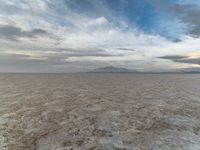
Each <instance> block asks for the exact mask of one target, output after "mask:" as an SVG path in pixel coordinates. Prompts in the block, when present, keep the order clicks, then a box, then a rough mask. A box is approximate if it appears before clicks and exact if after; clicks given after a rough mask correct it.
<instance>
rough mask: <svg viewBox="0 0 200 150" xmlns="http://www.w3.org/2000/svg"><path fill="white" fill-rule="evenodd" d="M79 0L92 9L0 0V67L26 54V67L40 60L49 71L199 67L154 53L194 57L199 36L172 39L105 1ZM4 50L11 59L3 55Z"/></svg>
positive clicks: (65, 0) (48, 2) (47, 1)
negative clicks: (117, 11) (150, 31)
mask: <svg viewBox="0 0 200 150" xmlns="http://www.w3.org/2000/svg"><path fill="white" fill-rule="evenodd" d="M84 2H85V3H88V4H90V5H92V6H93V7H94V8H96V10H93V9H92V8H91V9H92V10H93V12H89V10H88V12H87V11H86V12H85V10H84V7H86V6H84V4H82V5H81V3H79V0H76V1H74V2H73V6H74V7H75V6H76V7H77V8H81V9H83V10H77V9H75V8H74V7H72V4H71V3H72V1H68V0H61V1H53V0H37V1H33V0H20V1H18V0H10V1H6V0H2V1H1V2H0V34H1V35H0V44H1V49H0V53H1V54H3V56H4V59H2V60H0V66H1V65H3V64H5V62H7V63H6V64H8V66H7V67H8V68H9V65H10V66H13V65H16V68H17V69H18V70H19V71H20V69H21V68H20V65H17V64H13V62H18V61H19V62H21V61H23V63H26V60H27V59H29V60H30V59H33V60H35V61H33V62H32V64H31V66H34V65H35V67H34V68H37V66H38V65H40V63H41V65H44V64H45V66H44V67H46V68H47V70H49V72H51V71H52V72H54V71H55V70H53V68H54V67H55V66H59V65H61V66H65V67H66V68H65V69H66V72H71V71H72V70H70V68H71V66H74V68H80V67H81V66H82V67H84V68H87V69H88V70H90V69H93V68H96V67H98V66H99V65H101V66H104V65H107V64H111V65H112V64H113V65H116V66H124V67H127V68H133V69H134V68H137V69H139V70H145V69H146V70H151V69H152V70H153V69H154V68H155V69H157V70H159V69H163V68H166V69H171V68H181V67H182V68H184V67H199V65H197V64H186V63H180V62H174V61H170V60H166V59H162V60H161V58H158V57H162V56H165V55H187V54H191V55H190V58H196V57H198V58H199V52H198V50H199V43H200V38H196V37H195V38H194V37H192V36H189V35H187V34H185V35H183V36H182V37H181V39H180V41H178V42H174V41H173V40H174V39H168V38H167V37H165V36H164V35H162V34H160V33H159V34H158V33H149V32H145V31H143V30H142V29H141V28H140V26H138V25H137V24H134V23H133V21H134V20H131V22H132V23H130V21H128V20H127V18H126V17H124V16H123V15H122V14H123V13H122V14H118V13H116V12H115V11H114V9H113V10H112V9H111V8H109V7H108V5H107V4H106V2H107V1H106V2H105V0H102V1H101V2H102V3H100V1H96V0H94V1H93V2H89V1H86V0H84ZM152 3H153V2H152ZM97 6H98V7H97ZM133 9H134V8H133ZM119 12H121V11H119ZM138 17H139V16H138ZM149 17H151V16H149ZM162 22H163V21H162ZM163 24H164V22H163ZM166 25H167V24H166ZM174 30H175V28H174ZM179 32H181V31H179ZM178 35H180V33H178ZM10 55H12V56H13V57H12V59H13V61H10V60H9V59H6V58H7V57H8V58H10ZM17 56H23V57H17ZM0 57H1V55H0ZM0 59H1V58H0ZM15 60H16V61H15ZM37 60H38V62H37V63H35V62H36V61H37ZM9 61H10V62H9ZM99 62H101V63H100V64H99ZM29 63H30V61H28V64H29ZM80 63H82V64H81V65H80ZM89 63H90V64H92V65H91V66H92V67H90V65H88V64H89ZM84 64H85V66H84ZM68 66H70V68H68ZM4 68H5V67H4ZM40 69H41V68H40V67H38V70H37V69H36V70H35V71H42V69H41V70H40ZM62 69H63V68H62ZM155 69H154V70H155ZM8 70H9V69H8ZM0 71H1V72H3V71H4V70H0ZM33 71H34V70H33ZM73 71H74V70H73ZM77 71H79V70H77Z"/></svg>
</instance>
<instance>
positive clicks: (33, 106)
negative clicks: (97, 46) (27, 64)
mask: <svg viewBox="0 0 200 150" xmlns="http://www.w3.org/2000/svg"><path fill="white" fill-rule="evenodd" d="M35 149H36V150H200V75H184V74H182V75H181V74H178V75H175V74H160V75H159V74H1V75H0V150H35Z"/></svg>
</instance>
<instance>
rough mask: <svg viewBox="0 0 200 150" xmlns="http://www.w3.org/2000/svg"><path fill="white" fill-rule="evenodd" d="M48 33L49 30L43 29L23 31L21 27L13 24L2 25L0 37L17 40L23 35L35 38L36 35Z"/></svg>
mask: <svg viewBox="0 0 200 150" xmlns="http://www.w3.org/2000/svg"><path fill="white" fill-rule="evenodd" d="M47 34H48V32H47V31H45V30H43V29H32V30H30V31H23V30H22V29H21V28H19V27H15V26H12V25H1V26H0V39H6V40H14V41H16V40H18V39H19V38H22V37H28V38H31V37H32V38H33V37H36V36H44V35H47Z"/></svg>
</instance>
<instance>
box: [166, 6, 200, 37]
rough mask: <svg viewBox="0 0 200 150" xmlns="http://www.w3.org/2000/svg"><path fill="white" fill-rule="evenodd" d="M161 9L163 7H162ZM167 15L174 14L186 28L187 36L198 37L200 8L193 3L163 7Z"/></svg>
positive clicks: (199, 32) (199, 33)
mask: <svg viewBox="0 0 200 150" xmlns="http://www.w3.org/2000/svg"><path fill="white" fill-rule="evenodd" d="M162 8H163V7H162ZM165 9H166V10H167V11H169V13H172V14H174V15H175V16H176V17H177V18H179V19H180V20H181V22H182V23H184V24H185V26H186V27H187V30H188V31H187V32H188V34H189V35H191V36H194V37H198V36H199V35H200V15H199V14H200V7H199V6H198V5H196V4H194V3H190V4H187V3H186V4H184V3H178V4H174V5H169V6H168V7H166V6H165Z"/></svg>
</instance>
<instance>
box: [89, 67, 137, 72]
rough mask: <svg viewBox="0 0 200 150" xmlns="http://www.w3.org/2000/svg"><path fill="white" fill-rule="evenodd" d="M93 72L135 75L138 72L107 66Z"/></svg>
mask: <svg viewBox="0 0 200 150" xmlns="http://www.w3.org/2000/svg"><path fill="white" fill-rule="evenodd" d="M92 72H95V73H135V72H137V71H135V70H129V69H127V68H121V67H113V66H107V67H103V68H97V69H95V70H94V71H92Z"/></svg>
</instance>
